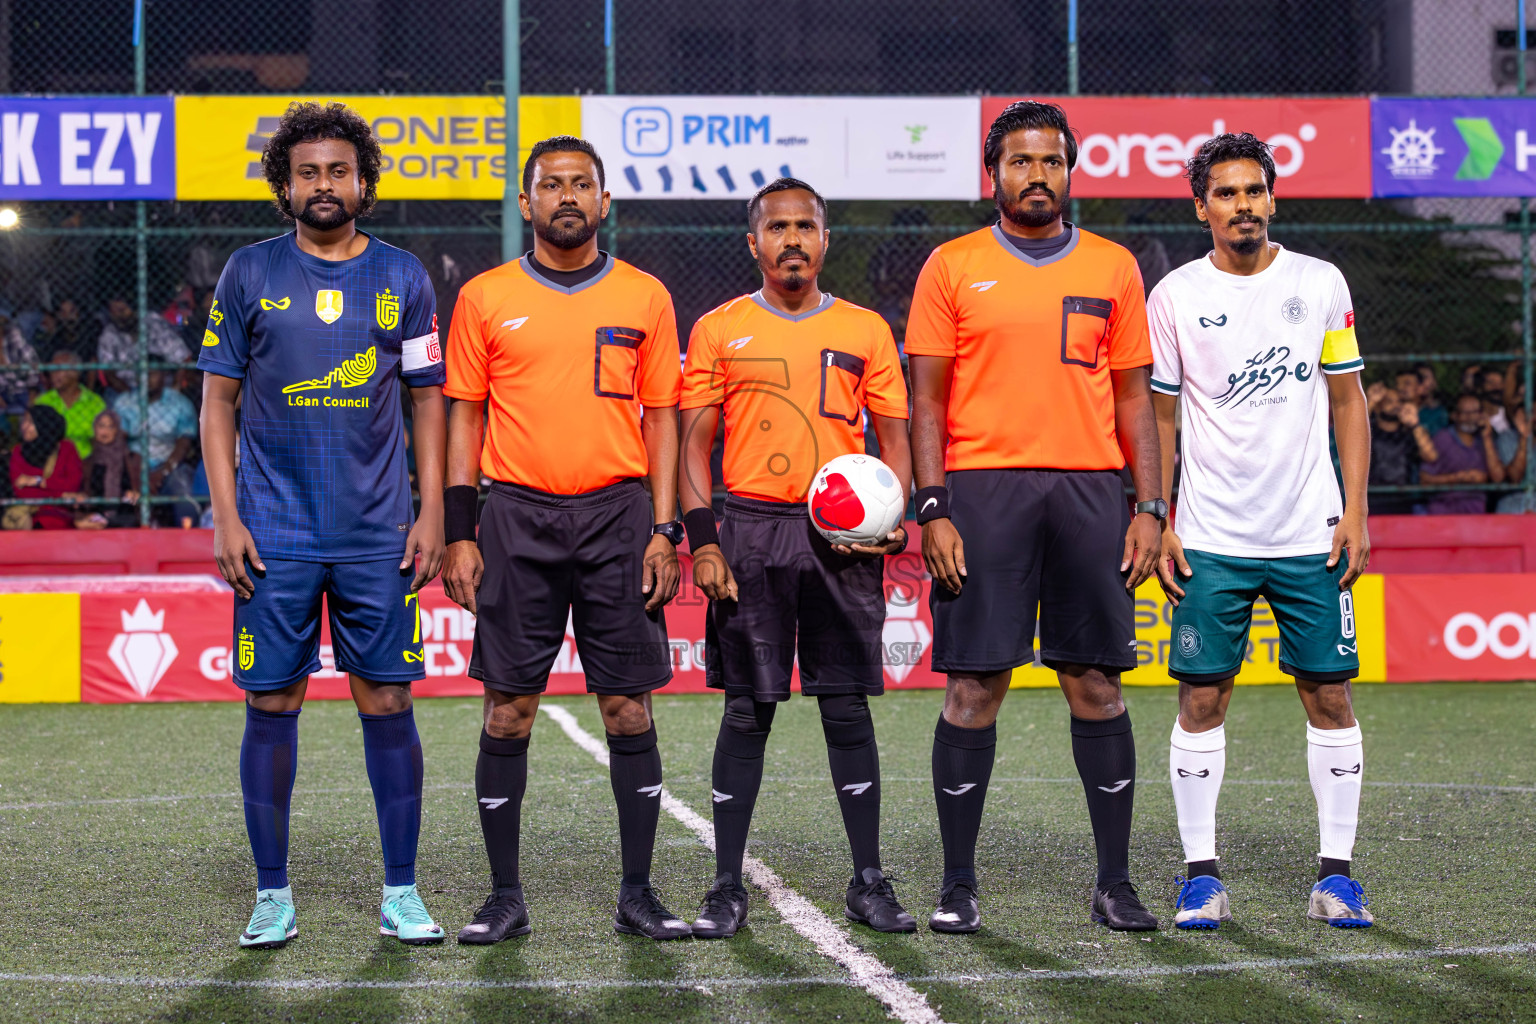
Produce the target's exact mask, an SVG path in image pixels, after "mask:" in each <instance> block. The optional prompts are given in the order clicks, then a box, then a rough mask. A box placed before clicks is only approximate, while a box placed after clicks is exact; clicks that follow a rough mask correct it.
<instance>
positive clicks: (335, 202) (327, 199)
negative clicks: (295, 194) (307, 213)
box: [304, 196, 341, 210]
mask: <svg viewBox="0 0 1536 1024" xmlns="http://www.w3.org/2000/svg"><path fill="white" fill-rule="evenodd" d="M322 203H323V204H326V205H329V206H340V205H341V201H340V200H339V199H337V198H336V197H335V196H314V197H312V198H311V199H310V200H309V202H307V203H305V204H304V209H306V210H307V209H309V208H310V207H311V206H319V205H321V204H322Z"/></svg>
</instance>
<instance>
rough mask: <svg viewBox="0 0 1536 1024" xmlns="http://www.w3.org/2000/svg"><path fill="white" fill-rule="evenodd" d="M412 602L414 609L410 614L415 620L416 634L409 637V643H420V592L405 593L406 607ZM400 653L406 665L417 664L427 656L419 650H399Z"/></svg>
mask: <svg viewBox="0 0 1536 1024" xmlns="http://www.w3.org/2000/svg"><path fill="white" fill-rule="evenodd" d="M413 604H414V605H415V606H416V607H415V608H414V609H412V613H411V614H412V618H414V619H415V620H416V635H415V636H413V637H412V638H411V643H413V644H417V645H420V643H421V595H420V594H406V595H405V606H406V607H407V608H410V607H411V605H413ZM400 654H401V655H402V656H403V657H404V658H405V663H406V664H407V665H410V664H413V663H416V664H419V663H421V662H423V661H426V660H427V656H426V655H425V654H423V653H422V652H421V651H401V652H400Z"/></svg>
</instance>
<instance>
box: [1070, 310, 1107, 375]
mask: <svg viewBox="0 0 1536 1024" xmlns="http://www.w3.org/2000/svg"><path fill="white" fill-rule="evenodd" d="M1114 308H1115V304H1114V303H1113V302H1111V301H1110V300H1109V299H1093V298H1088V297H1087V296H1083V295H1068V296H1065V297H1063V298H1062V300H1061V361H1062V362H1063V363H1068V364H1070V365H1072V366H1086V367H1088V368H1089V369H1090V370H1091V369H1093V368H1094V367H1096V366H1098V365H1099V347H1100V346H1101V345H1103V344H1104V339H1105V338H1106V337H1108V335H1109V314H1110V313H1112V312H1114Z"/></svg>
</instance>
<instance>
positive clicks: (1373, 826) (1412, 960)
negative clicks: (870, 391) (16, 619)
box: [0, 684, 1536, 1024]
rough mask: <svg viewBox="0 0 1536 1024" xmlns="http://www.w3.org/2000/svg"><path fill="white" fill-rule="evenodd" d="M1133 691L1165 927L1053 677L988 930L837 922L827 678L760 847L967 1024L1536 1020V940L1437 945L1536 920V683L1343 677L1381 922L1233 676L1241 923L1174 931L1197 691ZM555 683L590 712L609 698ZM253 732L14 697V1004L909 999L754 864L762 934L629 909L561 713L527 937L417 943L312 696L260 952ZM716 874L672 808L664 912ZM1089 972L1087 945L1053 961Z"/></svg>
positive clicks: (102, 1010)
mask: <svg viewBox="0 0 1536 1024" xmlns="http://www.w3.org/2000/svg"><path fill="white" fill-rule="evenodd" d="M1126 699H1127V703H1128V704H1129V706H1130V709H1131V715H1132V718H1133V720H1134V721H1135V723H1136V733H1137V739H1138V743H1139V750H1140V769H1139V782H1138V792H1137V816H1136V831H1135V835H1134V839H1133V848H1132V875H1133V878H1134V879H1135V880H1136V882H1137V884H1138V885H1139V886H1140V887H1141V891H1142V894H1143V897H1144V898H1145V899H1146V901H1147V903H1148V905H1149V906H1150V907H1151V908H1152V909H1153V910H1154V911H1155V912H1157V913H1158V914H1160V915H1161V916H1162V917H1163V918H1164V930H1163V931H1162V932H1160V933H1157V934H1155V935H1152V936H1139V935H1122V934H1113V933H1110V932H1107V931H1105V930H1103V929H1102V928H1099V927H1097V926H1095V925H1093V924H1091V923H1090V922H1089V921H1088V919H1087V909H1088V897H1089V886H1090V884H1091V881H1092V877H1093V853H1092V842H1091V835H1090V832H1089V829H1088V823H1087V816H1086V813H1085V811H1084V807H1083V796H1082V792H1081V789H1080V787H1079V784H1078V783H1077V781H1076V778H1075V772H1074V769H1073V766H1072V757H1071V750H1070V744H1069V737H1068V735H1067V728H1066V727H1067V713H1066V709H1065V705H1064V702H1063V701H1062V700H1061V698H1060V696H1059V695H1058V694H1056V693H1054V692H1051V691H1040V690H1021V691H1015V692H1014V693H1013V694H1011V695H1010V697H1009V699H1008V702H1007V704H1006V705H1005V707H1004V710H1003V714H1002V717H1001V719H1000V721H999V725H998V758H997V766H996V769H995V771H994V774H993V784H992V789H991V792H990V794H989V796H988V800H987V816H986V819H985V821H984V823H983V826H982V834H981V845H980V849H979V851H978V865H979V879H980V884H981V889H982V912H983V918H984V928H983V930H982V932H981V933H980V934H979V935H975V936H939V935H935V934H933V933H930V932H928V931H927V930H926V928H922V929H920V930H919V932H918V933H917V934H916V935H904V936H885V935H877V934H875V933H873V932H870V931H868V930H867V929H863V928H858V927H854V926H851V925H848V923H847V922H846V921H844V920H843V917H842V900H843V892H844V888H845V886H846V885H847V882H848V875H849V873H850V867H849V864H848V860H847V851H846V844H845V841H844V839H843V835H842V828H841V823H840V820H839V817H838V812H837V803H836V799H835V797H834V794H833V792H832V787H831V784H830V782H829V781H828V779H827V775H826V752H825V747H824V743H823V740H822V735H821V728H820V725H819V723H818V721H817V719H816V711H815V706H814V701H810V700H804V699H801V698H796V699H795V700H793V701H791V702H790V704H789V705H788V706H787V707H785V708H783V709H782V710H781V712H780V714H779V716H778V718H777V720H776V722H775V726H774V732H773V737H772V739H771V740H770V743H769V751H768V758H767V767H766V779H765V781H764V784H763V789H762V795H761V797H760V799H759V802H758V809H757V817H756V821H755V823H754V832H753V837H752V838H753V841H752V845H751V847H750V850H749V852H751V853H752V854H754V855H755V856H757V857H759V858H761V859H762V860H763V861H765V862H766V863H767V864H768V865H769V866H770V867H771V868H773V869H774V870H775V871H776V872H777V873H778V875H779V876H780V877H781V878H782V879H783V880H784V881H785V883H787V884H788V885H789V886H790V887H791V888H793V889H794V890H796V891H798V892H799V893H800V894H802V895H804V896H805V897H807V898H808V899H810V900H811V901H812V902H813V903H815V904H816V906H818V907H819V908H820V909H821V910H822V911H824V912H825V913H826V914H827V915H828V916H829V917H830V918H831V919H832V920H834V921H835V922H836V923H837V927H838V928H839V929H840V930H842V931H844V933H845V934H849V935H851V936H852V938H853V941H854V942H855V944H856V945H857V946H859V947H861V948H862V949H863V950H865V951H867V952H869V953H871V954H873V955H874V956H875V957H877V958H878V959H879V960H880V961H882V962H883V963H884V964H885V965H886V966H888V967H889V968H890V969H891V970H893V971H894V972H896V973H897V974H898V975H899V976H901V977H903V978H906V979H908V983H909V984H910V985H911V986H912V987H913V988H915V989H917V990H918V991H921V992H923V993H925V994H926V995H927V997H928V1000H929V1003H930V1005H932V1006H934V1007H936V1008H937V1009H938V1012H939V1013H940V1015H941V1016H942V1017H943V1019H945V1020H947V1021H955V1022H962V1021H1020V1020H1031V1021H1033V1020H1049V1021H1147V1022H1150V1021H1169V1022H1177V1024H1185V1022H1194V1021H1359V1020H1365V1021H1392V1022H1399V1021H1426V1022H1428V1021H1435V1022H1440V1021H1458V1022H1459V1021H1520V1020H1536V952H1529V951H1517V952H1509V951H1505V952H1495V953H1482V954H1467V953H1458V954H1455V955H1425V954H1426V951H1435V950H1445V949H1466V948H1469V947H1476V948H1487V947H1500V946H1507V945H1512V944H1520V943H1529V942H1532V941H1536V928H1533V925H1536V903H1533V900H1532V899H1531V893H1532V882H1531V879H1532V876H1533V870H1532V869H1533V867H1536V825H1533V820H1536V754H1533V752H1532V733H1533V726H1536V685H1533V684H1505V685H1472V684H1456V685H1433V686H1430V685H1421V686H1362V687H1359V688H1357V691H1356V705H1357V708H1356V710H1357V713H1358V714H1359V717H1360V720H1361V724H1362V726H1363V728H1364V731H1365V749H1366V764H1365V779H1366V788H1365V793H1364V798H1363V801H1362V808H1361V823H1360V837H1359V842H1358V844H1357V846H1356V861H1355V874H1356V875H1357V876H1358V877H1359V878H1361V879H1362V880H1363V881H1364V883H1365V885H1366V891H1367V893H1368V894H1369V896H1370V897H1371V900H1372V909H1373V910H1374V911H1375V913H1376V915H1377V925H1376V927H1374V928H1371V929H1369V930H1365V931H1342V930H1335V929H1331V928H1328V927H1326V926H1324V925H1322V924H1319V923H1316V922H1310V921H1307V920H1306V919H1305V916H1304V915H1305V910H1306V894H1307V890H1308V889H1309V887H1310V885H1311V882H1312V881H1313V878H1314V870H1315V869H1314V867H1313V865H1314V863H1315V861H1314V857H1315V854H1316V852H1317V822H1316V812H1315V808H1314V805H1313V801H1312V794H1311V790H1310V788H1309V786H1308V784H1307V779H1306V762H1305V753H1306V744H1305V733H1304V716H1303V714H1302V712H1301V709H1300V705H1299V702H1298V701H1297V700H1296V697H1295V695H1294V693H1293V691H1292V690H1291V689H1290V688H1288V687H1279V686H1272V687H1251V688H1242V689H1240V690H1239V691H1238V693H1237V695H1236V696H1235V698H1234V700H1233V703H1232V710H1231V714H1230V716H1229V719H1228V725H1227V735H1228V748H1227V773H1226V780H1227V781H1226V785H1225V786H1224V788H1223V791H1222V797H1221V808H1220V813H1219V818H1218V846H1219V849H1220V852H1221V855H1222V858H1223V860H1222V864H1223V874H1224V876H1225V878H1226V881H1227V885H1228V887H1229V888H1230V890H1231V894H1232V904H1233V913H1234V914H1235V916H1236V920H1235V921H1234V922H1233V923H1231V924H1228V925H1223V926H1222V928H1221V930H1220V931H1219V932H1216V933H1182V932H1177V931H1175V930H1174V929H1172V927H1171V922H1172V898H1173V895H1174V891H1175V889H1174V886H1173V877H1174V876H1175V875H1176V874H1177V873H1178V872H1179V871H1180V869H1181V867H1182V864H1181V859H1182V858H1181V851H1180V846H1179V841H1178V833H1177V830H1176V828H1175V820H1174V812H1173V802H1172V797H1171V794H1170V791H1169V787H1168V784H1167V737H1168V733H1169V730H1170V729H1171V727H1172V724H1173V717H1174V712H1175V696H1174V691H1173V690H1172V689H1171V688H1166V689H1165V688H1148V689H1128V691H1127V698H1126ZM939 701H940V697H939V695H938V694H937V693H935V692H931V691H930V692H902V693H892V694H890V695H887V696H885V697H883V698H880V699H878V700H875V701H872V702H871V703H872V705H873V706H874V708H875V715H876V725H877V729H878V732H879V737H880V747H881V759H882V771H883V775H884V781H883V786H884V794H885V795H884V801H885V803H884V817H883V823H884V829H883V837H884V859H885V867H886V871H887V873H888V874H891V875H894V876H896V877H897V878H898V879H899V881H898V882H897V883H896V889H897V893H898V895H899V896H900V897H901V898H902V899H903V901H904V902H905V903H906V905H907V907H908V909H909V910H911V911H912V912H913V913H914V914H916V915H917V916H918V918H919V920H920V921H923V920H926V917H927V913H928V912H929V911H930V910H931V909H932V903H933V899H934V897H935V895H936V889H937V885H938V882H939V878H940V875H941V873H942V857H941V855H940V849H939V842H938V831H937V826H936V822H935V818H934V810H933V795H932V787H931V783H930V782H929V755H930V748H931V742H932V734H933V724H934V720H935V718H936V716H937V714H938V707H939ZM552 703H558V704H560V705H561V706H563V707H566V708H568V709H571V710H572V711H573V712H574V713H575V714H576V716H577V718H578V719H579V721H580V722H581V724H582V725H583V726H584V727H585V728H586V729H587V730H588V731H589V732H591V733H593V734H594V735H597V736H599V737H600V736H601V725H600V722H599V720H598V717H597V712H596V706H595V704H594V703H593V702H592V700H591V699H590V698H586V699H562V700H559V701H557V702H552ZM479 713H480V712H479V702H478V701H474V700H424V701H421V702H420V703H418V704H417V711H416V717H417V722H418V727H419V728H420V731H421V735H422V741H423V745H424V749H425V754H426V764H427V787H428V789H427V793H426V802H425V811H424V821H423V831H422V843H421V857H420V862H419V865H418V872H417V874H418V881H419V884H420V886H421V888H422V891H423V894H424V896H425V899H426V902H427V906H428V908H429V909H430V910H431V911H432V912H433V913H434V914H435V915H436V916H437V918H438V920H439V921H440V922H441V923H442V924H443V925H444V926H445V927H447V928H448V929H449V931H450V932H452V931H455V930H457V928H459V927H460V926H462V925H463V924H464V923H465V922H467V921H468V919H469V918H470V916H471V915H472V914H473V913H474V910H475V909H476V907H477V906H478V905H479V903H480V901H481V900H482V899H483V898H484V896H485V893H486V886H487V882H488V876H487V870H486V866H485V855H484V852H483V850H482V848H481V843H480V833H479V825H478V820H477V818H476V813H475V806H474V794H473V789H472V779H473V772H474V759H475V750H476V745H475V739H476V736H477V734H478V731H479ZM719 713H720V702H719V699H718V698H716V697H691V696H676V697H666V696H663V697H658V698H657V701H656V717H657V722H658V730H659V732H660V736H661V745H662V754H663V760H664V764H665V766H666V774H667V784H668V788H669V789H670V790H671V792H672V793H673V794H674V795H675V796H677V797H678V798H679V799H681V800H682V801H684V802H685V803H687V804H688V805H689V806H691V807H692V808H693V809H694V810H696V811H698V812H699V813H701V814H703V815H705V816H706V817H707V816H708V814H709V806H710V802H709V766H710V759H711V756H712V752H713V747H714V737H715V733H716V731H717V729H718V726H719ZM242 728H243V715H242V713H241V709H240V707H239V706H238V705H235V704H211V705H210V704H188V705H123V706H108V707H98V706H81V705H75V706H41V705H37V706H13V707H6V708H5V709H3V710H0V1020H5V1021H13V1020H14V1021H43V1020H46V1021H76V1020H78V1021H109V1020H110V1021H118V1020H121V1021H189V1022H190V1021H197V1022H202V1021H230V1022H234V1021H253V1020H281V1021H403V1020H420V1021H431V1022H434V1024H437V1022H442V1024H451V1022H457V1021H482V1020H483V1021H491V1020H496V1021H503V1020H528V1021H543V1020H571V1021H625V1022H630V1021H634V1022H640V1021H666V1022H668V1024H681V1022H692V1021H716V1020H719V1021H822V1020H827V1021H831V1020H844V1021H879V1020H885V1019H889V1018H888V1017H887V1015H886V1011H885V1008H884V1006H882V1005H881V1004H880V1003H879V1002H878V1001H877V1000H876V999H874V998H873V997H872V996H870V995H869V994H868V993H866V992H865V991H863V990H862V989H860V988H859V987H857V986H856V985H853V984H851V983H850V981H849V975H848V973H847V972H846V970H844V969H843V968H842V967H840V966H839V965H838V964H836V963H835V962H833V961H831V960H829V959H827V958H826V957H824V956H823V955H821V954H820V953H819V952H818V951H817V950H816V948H815V946H814V945H813V944H812V943H811V942H810V941H808V940H807V939H805V938H804V937H802V936H801V935H800V934H798V933H797V932H796V931H795V930H794V929H793V928H791V927H790V926H789V925H788V924H786V923H785V922H784V921H782V920H781V919H780V917H779V916H778V915H777V914H776V913H775V912H774V911H773V909H772V908H771V907H770V906H769V905H768V903H767V901H766V899H765V898H764V897H763V894H762V893H761V892H759V891H757V890H755V889H754V890H753V891H752V896H753V902H752V910H751V919H750V924H749V926H748V928H746V929H745V930H743V931H742V932H741V933H740V934H738V935H737V936H736V937H735V938H734V939H732V940H729V941H726V942H715V943H704V942H676V943H665V944H663V943H651V942H648V941H646V940H643V939H638V938H631V937H622V936H618V935H615V934H614V933H613V931H612V929H611V927H610V919H611V913H612V906H613V897H614V895H615V892H616V889H617V885H618V836H617V832H616V826H615V818H614V812H613V801H612V794H611V792H610V789H609V783H608V778H607V772H606V769H604V768H602V767H601V766H599V765H598V763H597V762H596V761H595V760H593V758H592V757H591V756H590V755H589V754H587V753H586V752H584V751H582V750H581V749H580V748H578V747H577V746H576V745H575V744H574V743H572V742H571V740H570V739H568V738H567V737H566V735H565V734H564V733H563V732H562V731H561V730H560V729H559V727H558V726H556V725H555V724H553V723H552V722H550V721H549V720H548V719H541V720H540V723H539V724H538V725H537V726H536V728H535V732H534V742H533V746H532V749H531V752H530V771H529V775H530V777H529V787H528V797H527V802H526V804H525V807H524V814H523V858H522V870H523V881H524V885H525V888H526V891H527V895H528V901H529V907H530V912H531V914H532V918H533V925H534V932H533V934H532V935H531V936H528V937H527V938H524V939H515V940H512V941H510V942H506V943H503V944H501V945H499V946H495V947H490V948H480V947H459V946H456V945H454V944H453V942H452V940H451V939H450V941H449V942H448V943H447V944H446V945H444V946H442V947H436V948H433V947H425V948H409V949H408V948H406V947H403V946H400V945H398V944H396V943H395V942H394V941H393V940H391V939H384V938H381V937H380V936H379V935H378V927H377V922H378V914H377V907H378V897H379V883H380V881H381V869H380V867H379V851H378V836H377V831H376V826H375V822H374V817H373V804H372V799H371V797H370V794H369V791H368V785H367V777H366V774H365V772H364V767H363V756H362V738H361V734H360V731H359V728H358V720H357V717H356V715H355V713H354V711H353V709H352V707H351V706H350V705H348V704H345V703H338V702H315V703H312V704H310V705H309V706H308V707H306V708H305V710H304V714H303V716H302V717H301V720H300V746H299V776H298V784H297V790H296V793H295V796H294V802H293V807H294V818H293V825H292V848H291V861H292V863H291V867H290V875H291V878H292V882H293V888H294V894H295V898H296V901H297V905H298V912H299V935H298V937H297V938H296V939H295V940H294V941H293V942H291V943H290V944H289V946H288V947H287V948H286V949H282V950H273V951H261V952H249V951H242V950H240V949H238V948H237V947H236V945H235V938H236V936H237V934H238V933H239V931H240V929H241V927H242V926H243V925H244V923H245V920H246V917H247V916H248V914H249V912H250V907H251V900H252V897H253V895H254V887H255V879H254V871H253V869H252V868H251V866H250V851H249V847H248V846H247V844H246V838H245V828H244V819H243V817H242V810H241V804H240V799H239V795H238V789H239V782H238V777H237V771H236V755H237V750H238V747H239V743H240V736H241V731H242ZM1409 784H1412V785H1409ZM1499 787H1502V788H1499ZM712 878H713V858H712V855H711V854H710V853H709V851H708V850H707V849H706V848H705V847H704V846H703V845H702V844H701V843H700V842H699V841H698V839H697V837H696V836H694V834H693V833H692V832H690V831H689V830H687V829H686V828H684V827H683V826H682V825H681V824H679V823H678V822H677V821H675V820H673V819H672V818H670V817H668V816H667V815H666V814H663V815H662V821H661V830H660V835H659V837H658V841H657V852H656V865H655V871H654V879H655V882H656V884H657V886H658V888H659V889H660V891H661V893H662V895H663V898H664V899H665V900H666V902H667V903H668V905H669V906H671V908H672V909H673V910H675V911H677V912H679V913H681V914H683V915H684V916H691V914H692V911H693V909H694V907H695V906H696V905H697V901H698V899H699V897H700V896H701V895H702V894H703V892H704V890H705V889H706V888H707V887H708V885H709V883H710V881H711V880H712ZM1147 939H1150V941H1147ZM1532 949H1536V947H1532ZM1244 964H1247V965H1249V966H1246V967H1244V966H1242V965H1244ZM1201 968H1206V969H1205V970H1201ZM1082 971H1088V972H1098V973H1097V974H1094V975H1092V976H1063V972H1082ZM244 983H251V984H244ZM343 983H344V986H343ZM368 983H373V984H372V987H368Z"/></svg>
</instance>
